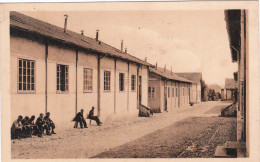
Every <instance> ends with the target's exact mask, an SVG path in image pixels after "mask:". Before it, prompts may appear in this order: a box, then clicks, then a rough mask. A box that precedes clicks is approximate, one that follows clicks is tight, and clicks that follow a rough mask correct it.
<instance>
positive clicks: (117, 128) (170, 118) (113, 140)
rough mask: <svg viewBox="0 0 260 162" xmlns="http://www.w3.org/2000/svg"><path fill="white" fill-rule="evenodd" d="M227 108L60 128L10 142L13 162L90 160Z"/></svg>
mask: <svg viewBox="0 0 260 162" xmlns="http://www.w3.org/2000/svg"><path fill="white" fill-rule="evenodd" d="M229 104H230V103H228V102H207V103H200V104H197V105H195V106H192V107H182V108H178V109H175V110H173V111H171V112H168V113H166V112H165V113H159V114H155V115H154V116H152V117H150V118H140V117H136V118H132V119H127V120H124V121H114V122H112V121H111V122H107V123H104V124H103V126H101V127H98V126H96V124H92V125H90V126H89V128H88V129H73V128H60V129H57V134H56V135H53V136H44V137H43V138H38V137H33V138H27V139H21V140H12V141H11V142H12V144H11V147H12V148H11V151H12V153H11V154H12V158H18V159H20V158H41V159H44V158H90V157H93V156H96V155H98V154H100V153H102V152H105V151H108V150H110V149H112V148H115V147H117V146H120V145H123V144H126V143H129V142H131V141H134V140H137V139H139V138H141V137H143V136H145V135H148V134H149V133H152V132H155V131H157V130H158V129H162V128H166V127H169V126H171V125H172V124H174V123H176V122H178V121H181V120H183V119H186V118H191V117H211V116H216V115H218V114H217V113H216V112H215V108H217V109H221V108H222V107H225V106H227V105H229ZM219 114H220V112H219ZM192 120H193V119H192ZM180 131H181V130H180ZM186 131H187V132H189V130H186Z"/></svg>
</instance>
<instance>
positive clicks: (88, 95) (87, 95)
mask: <svg viewBox="0 0 260 162" xmlns="http://www.w3.org/2000/svg"><path fill="white" fill-rule="evenodd" d="M84 68H89V69H92V70H93V81H92V83H93V91H92V92H84V89H83V77H84V76H83V75H84ZM77 82H78V90H77V91H78V93H77V94H78V97H77V100H78V101H77V104H78V106H77V112H79V111H80V110H81V109H84V111H85V112H84V116H86V114H87V113H89V111H90V110H91V108H92V106H94V107H95V111H94V114H95V115H97V56H96V55H92V54H88V53H85V52H81V51H79V52H78V80H77Z"/></svg>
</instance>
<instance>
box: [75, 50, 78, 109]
mask: <svg viewBox="0 0 260 162" xmlns="http://www.w3.org/2000/svg"><path fill="white" fill-rule="evenodd" d="M77 112H78V50H76V109H75V114H77Z"/></svg>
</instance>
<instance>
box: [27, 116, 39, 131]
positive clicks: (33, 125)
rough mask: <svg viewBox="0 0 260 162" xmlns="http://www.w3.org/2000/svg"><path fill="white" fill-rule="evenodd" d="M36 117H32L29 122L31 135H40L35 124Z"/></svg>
mask: <svg viewBox="0 0 260 162" xmlns="http://www.w3.org/2000/svg"><path fill="white" fill-rule="evenodd" d="M34 119H35V116H34V115H32V116H31V118H30V119H29V120H28V124H29V126H30V135H31V136H32V135H37V134H38V133H39V129H38V127H37V125H35V123H34Z"/></svg>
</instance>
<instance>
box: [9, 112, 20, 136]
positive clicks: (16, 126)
mask: <svg viewBox="0 0 260 162" xmlns="http://www.w3.org/2000/svg"><path fill="white" fill-rule="evenodd" d="M22 120H23V117H22V116H21V115H19V116H18V118H17V119H16V120H15V121H14V122H13V124H12V127H11V138H15V139H19V138H21V136H22V128H23V126H22V123H21V121H22Z"/></svg>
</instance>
